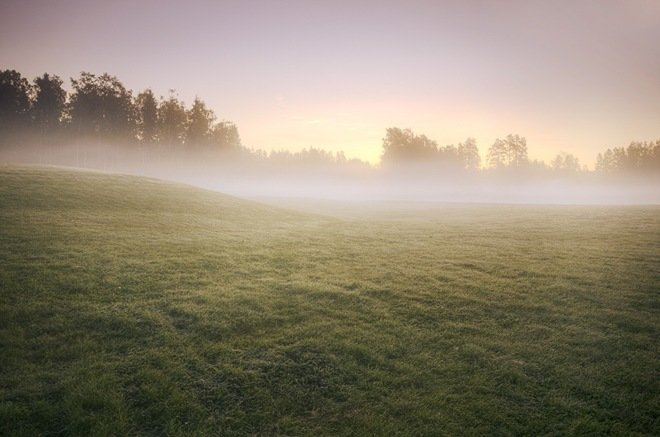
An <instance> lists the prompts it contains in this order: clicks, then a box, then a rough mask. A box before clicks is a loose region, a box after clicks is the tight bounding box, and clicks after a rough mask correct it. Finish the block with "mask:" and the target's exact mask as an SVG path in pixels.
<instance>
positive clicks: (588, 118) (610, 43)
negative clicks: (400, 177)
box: [0, 0, 660, 166]
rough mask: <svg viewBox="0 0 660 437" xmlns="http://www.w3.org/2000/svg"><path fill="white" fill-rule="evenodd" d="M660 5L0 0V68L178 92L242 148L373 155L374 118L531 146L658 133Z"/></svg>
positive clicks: (610, 143)
mask: <svg viewBox="0 0 660 437" xmlns="http://www.w3.org/2000/svg"><path fill="white" fill-rule="evenodd" d="M658 41H660V1H658V0H620V1H609V0H592V1H587V0H571V1H562V0H552V1H533V0H525V1H504V0H503V1H476V0H475V1H470V0H463V1H440V0H436V1H415V0H410V1H403V0H402V1H388V0H382V1H360V0H352V1H344V0H333V1H323V0H307V1H280V0H271V1H250V0H241V1H186V2H173V1H154V0H142V1H138V2H136V1H123V0H116V1H112V2H92V1H87V0H60V1H57V2H54V1H48V0H44V1H34V0H2V1H0V68H2V69H6V68H10V69H15V70H18V71H20V72H21V73H22V74H23V75H24V76H27V77H28V78H30V79H31V78H33V77H35V76H37V75H40V74H42V73H44V72H48V73H51V74H57V75H59V76H61V77H62V78H63V79H65V81H67V82H68V79H69V78H70V77H77V76H78V75H79V73H80V72H81V71H89V72H92V73H98V74H101V73H104V72H108V73H110V74H113V75H116V76H117V77H118V78H119V79H120V80H121V81H122V82H123V83H124V85H125V86H126V87H127V88H129V89H132V90H133V92H134V94H137V93H138V92H140V91H141V90H143V89H145V88H147V87H150V88H151V89H152V90H153V91H154V92H155V93H156V94H157V95H161V96H166V95H168V90H170V89H175V90H176V92H177V94H178V96H179V97H180V98H181V99H182V100H183V101H184V102H185V103H186V104H187V105H189V104H190V103H192V101H193V99H194V98H195V96H199V97H200V98H202V99H203V100H204V101H205V102H206V103H207V105H208V106H209V107H210V108H212V109H213V110H214V112H215V113H216V115H217V116H218V119H226V120H231V121H234V122H235V123H236V124H237V125H238V128H239V131H240V134H241V138H242V140H243V143H244V145H246V146H248V147H251V148H261V149H264V150H272V149H289V150H300V149H302V148H304V147H310V146H313V147H318V148H324V149H327V150H332V151H339V150H343V151H344V152H345V154H346V156H348V157H356V158H361V159H365V160H368V161H370V162H373V163H375V162H377V161H378V159H379V156H380V153H381V144H382V138H383V137H384V135H385V129H386V128H388V127H394V126H397V127H402V128H411V129H413V130H414V131H415V132H417V133H423V134H426V135H427V136H428V137H430V138H432V139H434V140H436V141H437V142H438V144H439V145H441V146H444V145H448V144H458V143H459V142H461V141H464V140H465V139H466V138H467V137H468V136H471V137H474V138H476V140H477V144H478V146H479V148H480V151H481V153H482V156H485V154H486V151H487V149H488V147H489V146H490V145H491V144H492V143H493V142H494V141H495V139H496V138H498V137H504V136H506V135H507V134H509V133H518V134H520V135H522V136H525V137H526V138H527V143H528V149H529V155H530V157H531V158H537V159H543V160H546V161H550V160H551V159H552V157H554V156H555V155H556V154H557V153H560V152H565V153H573V154H575V155H576V156H577V157H578V158H580V161H581V162H582V163H585V164H588V165H589V166H592V165H593V163H594V161H595V158H596V155H597V153H598V152H600V151H603V150H604V149H606V148H608V147H614V146H625V145H627V144H628V143H629V142H630V141H633V140H655V139H658V138H660V43H659V42H658Z"/></svg>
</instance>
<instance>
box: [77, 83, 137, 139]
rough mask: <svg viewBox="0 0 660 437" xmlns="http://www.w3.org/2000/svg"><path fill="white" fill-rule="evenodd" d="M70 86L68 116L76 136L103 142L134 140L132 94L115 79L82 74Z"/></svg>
mask: <svg viewBox="0 0 660 437" xmlns="http://www.w3.org/2000/svg"><path fill="white" fill-rule="evenodd" d="M71 85H72V87H73V93H72V94H71V100H70V102H69V116H70V118H71V126H72V128H73V130H74V132H75V133H77V134H79V135H82V136H83V137H85V136H90V137H94V138H104V139H117V140H128V139H133V138H135V108H134V106H133V100H132V97H131V92H130V91H128V90H126V88H124V85H122V83H121V82H120V81H119V80H118V79H117V78H116V77H114V76H110V75H109V74H107V73H106V74H103V75H101V76H96V75H94V74H92V73H87V72H82V73H81V74H80V78H79V79H72V80H71Z"/></svg>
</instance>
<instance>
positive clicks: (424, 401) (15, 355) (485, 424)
mask: <svg viewBox="0 0 660 437" xmlns="http://www.w3.org/2000/svg"><path fill="white" fill-rule="evenodd" d="M344 212H345V210H344ZM659 213H660V209H659V208H657V207H560V206H546V207H542V206H533V207H532V206H485V205H484V206H478V205H475V206H459V205H454V206H452V205H435V206H434V205H427V206H424V207H419V206H417V207H415V208H410V209H406V208H398V209H396V210H395V211H390V212H384V210H380V211H366V212H365V211H364V210H363V211H361V212H359V213H357V214H353V215H350V214H348V215H346V214H337V215H334V216H333V215H332V214H327V215H320V214H311V213H306V212H294V211H292V210H286V209H279V208H277V207H274V206H265V205H263V204H259V203H255V202H250V201H244V200H240V199H236V198H232V197H229V196H224V195H222V194H218V193H213V192H209V191H203V190H199V189H195V188H192V187H188V186H183V185H177V184H170V183H165V182H162V181H157V180H150V179H145V178H137V177H129V176H121V175H108V174H102V173H92V172H81V171H73V170H63V169H47V168H37V167H33V168H30V167H23V168H21V167H4V168H1V169H0V348H1V349H0V351H1V356H2V359H1V360H0V434H3V435H37V434H53V435H163V434H168V435H189V434H198V435H252V434H257V435H492V434H500V435H512V434H515V435H521V434H524V435H544V434H553V435H557V434H591V435H603V434H615V435H621V434H629V435H658V434H659V433H660V419H659V413H658V412H659V411H660V347H659V344H658V338H660V299H659V293H660V214H659Z"/></svg>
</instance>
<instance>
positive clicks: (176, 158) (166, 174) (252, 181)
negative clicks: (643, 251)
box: [0, 142, 660, 204]
mask: <svg viewBox="0 0 660 437" xmlns="http://www.w3.org/2000/svg"><path fill="white" fill-rule="evenodd" d="M0 163H3V164H37V165H57V166H67V167H77V168H86V169H91V170H101V171H107V172H119V173H127V174H133V175H141V176H148V177H154V178H160V179H165V180H171V181H177V182H183V183H187V184H191V185H195V186H198V187H202V188H206V189H211V190H215V191H219V192H223V193H227V194H231V195H234V196H240V197H250V198H298V199H325V200H333V201H350V202H378V201H406V202H414V201H423V202H452V203H521V204H522V203H529V204H658V203H660V190H658V187H659V186H660V185H659V184H658V182H660V178H658V177H657V176H656V175H645V176H644V177H633V176H630V175H628V176H623V175H618V176H614V175H604V174H599V173H596V172H584V171H583V172H577V173H561V172H548V171H539V170H538V169H536V170H535V169H534V168H533V167H527V168H524V169H515V170H514V169H500V170H498V169H488V170H486V169H481V170H472V171H466V170H462V169H457V168H452V167H450V166H442V165H431V164H428V163H423V162H420V163H416V164H415V163H401V164H399V165H396V166H392V165H390V166H385V165H381V166H370V165H367V164H365V163H364V162H361V161H357V160H353V161H351V160H345V161H342V162H331V163H330V162H302V161H301V162H296V161H295V160H294V161H291V160H284V159H282V160H279V161H278V160H276V159H264V158H263V157H260V156H259V155H258V154H255V153H251V152H250V151H249V150H247V149H238V150H235V151H232V152H225V153H211V152H209V151H203V152H200V153H197V154H195V153H192V154H191V153H181V152H176V151H172V150H167V149H160V150H158V151H153V150H149V151H147V150H145V149H144V148H140V147H138V148H136V147H135V146H134V145H131V146H128V145H125V146H121V145H119V146H118V145H115V144H112V145H109V144H102V143H98V142H97V143H92V144H89V143H84V144H82V143H81V144H71V145H58V146H57V147H54V146H47V145H46V146H43V145H40V146H38V145H34V144H30V145H25V144H23V145H21V146H16V147H4V148H3V149H2V150H0Z"/></svg>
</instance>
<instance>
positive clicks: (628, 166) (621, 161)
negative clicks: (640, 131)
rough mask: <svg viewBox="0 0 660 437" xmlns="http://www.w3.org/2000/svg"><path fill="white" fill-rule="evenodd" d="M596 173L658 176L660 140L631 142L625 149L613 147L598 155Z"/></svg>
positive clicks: (659, 170) (659, 168) (659, 169)
mask: <svg viewBox="0 0 660 437" xmlns="http://www.w3.org/2000/svg"><path fill="white" fill-rule="evenodd" d="M596 171H598V172H601V173H620V174H623V173H638V174H649V173H654V174H660V139H659V140H657V141H655V142H653V141H649V142H640V141H633V142H631V143H630V144H629V145H628V147H627V148H625V147H614V148H612V149H607V150H606V151H605V152H604V153H599V154H598V157H597V158H596Z"/></svg>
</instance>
